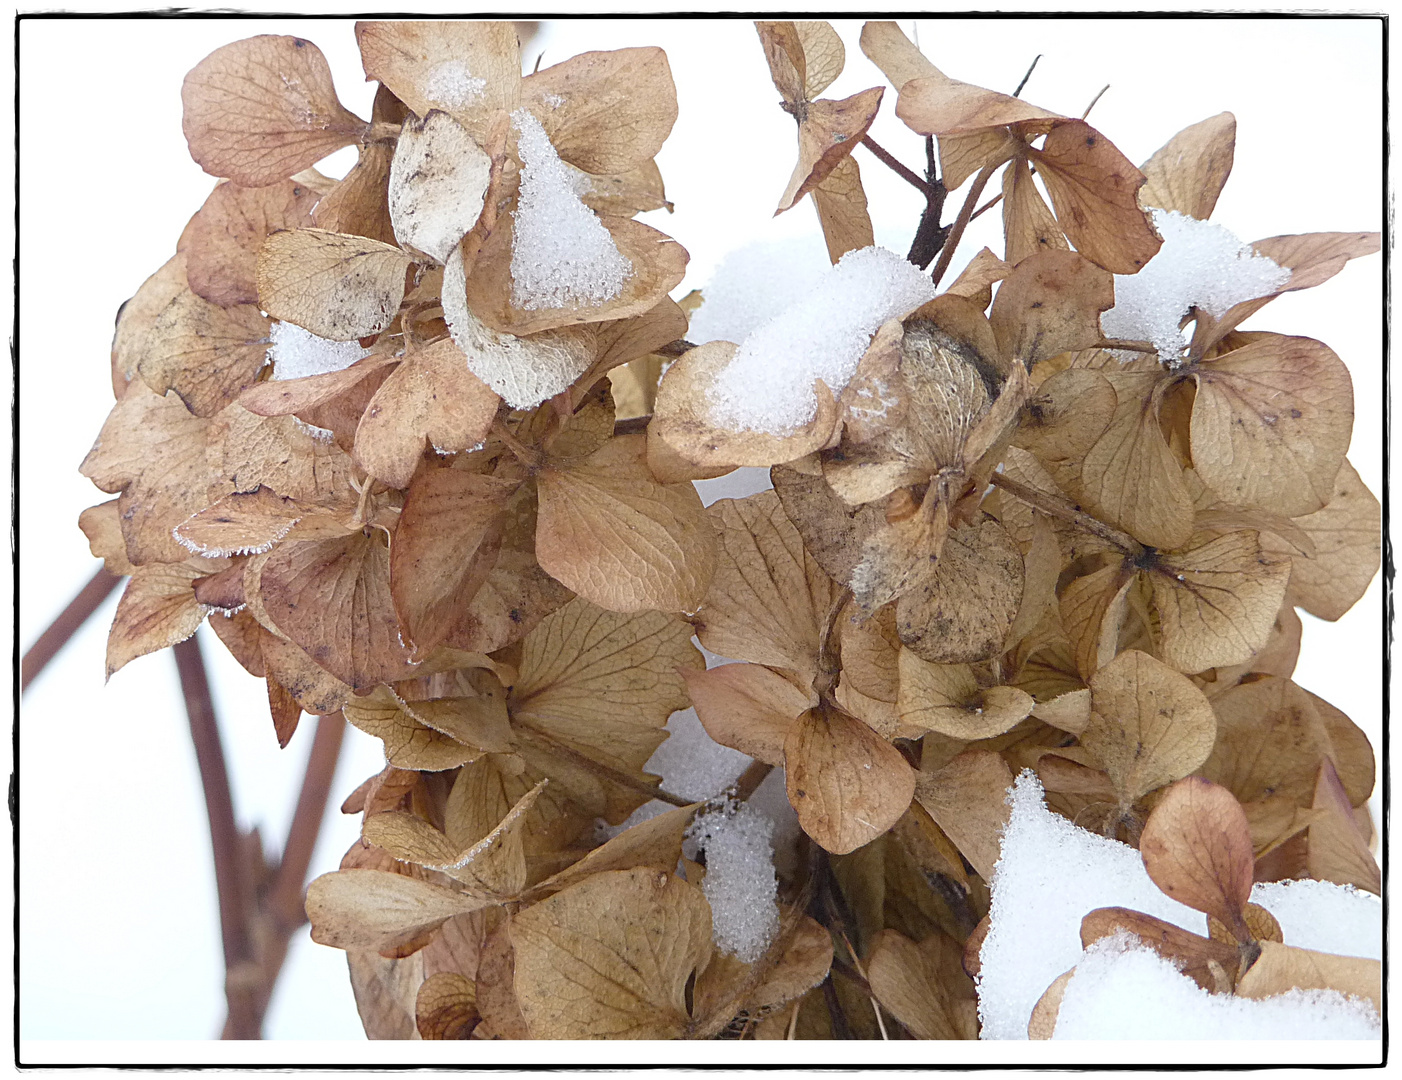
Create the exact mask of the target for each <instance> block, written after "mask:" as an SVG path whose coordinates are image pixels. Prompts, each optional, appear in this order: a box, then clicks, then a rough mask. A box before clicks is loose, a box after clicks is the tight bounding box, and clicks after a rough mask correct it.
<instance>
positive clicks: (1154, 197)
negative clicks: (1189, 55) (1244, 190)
mask: <svg viewBox="0 0 1402 1080" xmlns="http://www.w3.org/2000/svg"><path fill="white" fill-rule="evenodd" d="M1235 153H1236V117H1235V116H1233V115H1232V114H1231V113H1229V112H1223V113H1218V114H1217V115H1216V116H1209V117H1208V118H1207V119H1206V120H1201V121H1199V122H1198V123H1196V124H1192V125H1191V126H1189V127H1185V128H1184V129H1183V130H1182V131H1180V132H1179V133H1178V134H1177V135H1175V136H1173V138H1171V139H1169V140H1168V142H1166V143H1165V144H1164V145H1163V146H1161V147H1159V148H1158V149H1157V150H1156V151H1154V156H1153V157H1151V158H1150V159H1149V160H1148V161H1146V162H1145V163H1144V165H1143V166H1142V167H1141V169H1140V171H1141V172H1143V173H1144V176H1145V180H1146V182H1145V184H1144V187H1143V188H1142V189H1141V190H1140V192H1139V201H1140V203H1141V204H1142V205H1144V206H1158V207H1162V208H1163V209H1164V210H1176V211H1178V212H1179V213H1180V214H1187V215H1188V217H1191V218H1197V219H1198V220H1199V221H1206V220H1207V219H1208V218H1209V217H1210V216H1211V215H1212V209H1213V207H1215V206H1216V205H1217V198H1218V196H1220V195H1221V194H1222V187H1223V185H1224V184H1226V182H1227V177H1228V176H1229V175H1231V171H1232V160H1233V158H1234V156H1235Z"/></svg>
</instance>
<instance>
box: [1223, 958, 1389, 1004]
mask: <svg viewBox="0 0 1402 1080" xmlns="http://www.w3.org/2000/svg"><path fill="white" fill-rule="evenodd" d="M1382 982H1383V972H1382V964H1381V963H1380V962H1379V961H1377V960H1368V959H1364V958H1363V957H1357V956H1335V955H1334V954H1333V953H1323V952H1315V951H1314V950H1312V949H1297V948H1294V947H1293V946H1290V945H1281V944H1279V943H1277V942H1274V941H1263V942H1261V955H1260V956H1259V957H1258V958H1257V960H1256V962H1255V963H1254V964H1252V965H1251V967H1250V969H1249V970H1248V971H1247V972H1246V973H1245V974H1244V975H1243V976H1242V977H1241V979H1240V981H1238V983H1237V985H1236V992H1237V995H1238V996H1239V997H1245V998H1268V997H1274V996H1275V995H1276V994H1284V993H1287V992H1289V991H1290V990H1295V989H1299V990H1337V991H1338V992H1339V993H1341V994H1349V995H1352V996H1353V997H1360V998H1365V999H1367V1000H1368V1001H1370V1002H1372V1005H1373V1008H1374V1009H1375V1010H1377V1013H1378V1015H1379V1016H1381V1015H1382V1014H1383V997H1382Z"/></svg>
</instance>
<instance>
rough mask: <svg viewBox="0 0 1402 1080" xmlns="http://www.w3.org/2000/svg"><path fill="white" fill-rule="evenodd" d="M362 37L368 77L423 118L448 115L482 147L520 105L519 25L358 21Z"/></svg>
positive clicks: (359, 39)
mask: <svg viewBox="0 0 1402 1080" xmlns="http://www.w3.org/2000/svg"><path fill="white" fill-rule="evenodd" d="M355 39H356V42H357V43H358V44H359V45H360V57H361V61H362V63H363V64H364V67H365V77H366V78H367V79H374V80H377V81H379V82H382V83H384V85H385V86H387V87H389V89H390V90H392V91H393V92H394V96H395V97H397V98H398V99H399V100H400V101H402V102H404V104H405V105H407V106H409V108H410V109H412V110H413V112H414V113H415V115H417V116H427V115H428V114H429V112H430V111H431V110H433V109H441V110H442V111H444V112H446V113H448V114H449V115H450V116H452V117H453V119H455V120H456V121H457V122H458V123H460V124H462V125H463V127H465V128H467V130H468V131H469V132H471V133H472V134H473V135H474V136H475V137H478V139H479V141H481V138H482V137H483V136H485V134H486V132H487V129H488V128H489V127H490V126H491V125H492V123H494V122H495V120H496V118H497V117H498V116H499V115H500V113H502V112H510V111H511V110H512V109H514V108H516V105H517V103H518V101H519V99H520V89H521V45H520V42H519V41H518V40H517V32H516V27H515V25H514V24H512V23H509V22H457V21H450V22H410V21H398V20H396V21H393V22H358V23H356V24H355ZM476 80H481V82H480V83H478V82H477V81H476Z"/></svg>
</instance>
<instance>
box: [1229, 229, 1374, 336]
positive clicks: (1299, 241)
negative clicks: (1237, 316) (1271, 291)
mask: <svg viewBox="0 0 1402 1080" xmlns="http://www.w3.org/2000/svg"><path fill="white" fill-rule="evenodd" d="M1251 246H1252V247H1253V248H1254V249H1255V250H1256V253H1257V254H1259V255H1264V256H1266V257H1267V258H1268V259H1271V260H1272V261H1273V262H1275V264H1276V265H1277V266H1284V267H1285V268H1287V269H1288V270H1290V271H1291V274H1290V280H1289V281H1288V282H1287V283H1286V284H1285V287H1284V288H1283V289H1281V290H1280V291H1281V292H1295V291H1296V290H1298V289H1311V288H1313V287H1314V286H1316V285H1320V284H1322V283H1324V282H1326V281H1328V280H1329V279H1330V278H1331V277H1333V276H1334V275H1335V274H1337V273H1338V272H1339V271H1340V270H1342V269H1343V268H1344V264H1345V263H1347V262H1348V261H1349V260H1350V259H1357V258H1361V257H1362V256H1364V255H1372V254H1373V253H1374V252H1376V251H1378V250H1379V248H1380V247H1381V246H1382V236H1381V235H1380V234H1378V233H1301V234H1298V235H1294V236H1272V237H1269V238H1267V239H1265V240H1257V241H1255V242H1254V243H1252V245H1251ZM1248 302H1249V301H1248ZM1224 321H1225V318H1224Z"/></svg>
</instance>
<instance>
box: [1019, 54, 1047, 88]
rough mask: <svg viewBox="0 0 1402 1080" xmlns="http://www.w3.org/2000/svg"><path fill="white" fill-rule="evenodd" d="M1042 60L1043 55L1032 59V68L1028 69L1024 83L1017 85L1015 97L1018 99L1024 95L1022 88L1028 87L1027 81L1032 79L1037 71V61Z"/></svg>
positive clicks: (1023, 79) (1023, 78)
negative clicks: (1033, 73)
mask: <svg viewBox="0 0 1402 1080" xmlns="http://www.w3.org/2000/svg"><path fill="white" fill-rule="evenodd" d="M1041 58H1042V54H1041V53H1038V54H1037V55H1036V56H1034V57H1033V58H1032V66H1031V67H1029V68H1028V69H1027V74H1026V75H1024V76H1023V77H1022V82H1020V83H1018V84H1017V89H1016V90H1014V91H1013V97H1017V96H1018V95H1019V94H1021V93H1022V88H1023V87H1024V86H1026V85H1027V80H1028V79H1030V78H1032V72H1034V71H1036V70H1037V61H1038V60H1040V59H1041Z"/></svg>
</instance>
